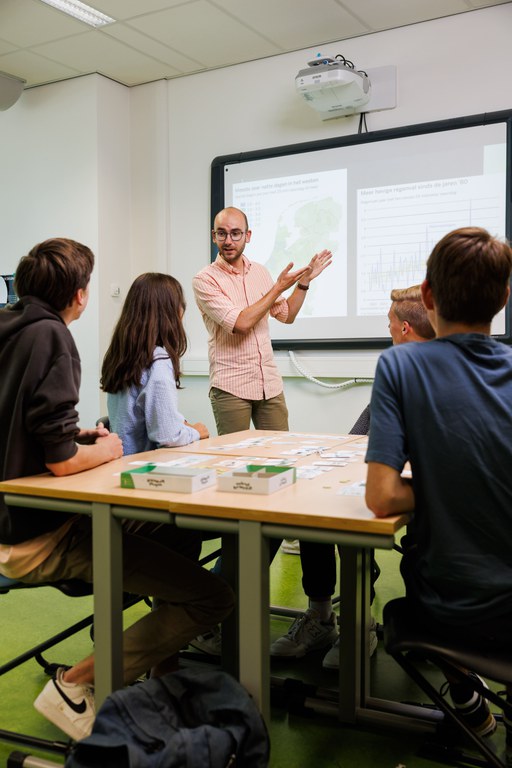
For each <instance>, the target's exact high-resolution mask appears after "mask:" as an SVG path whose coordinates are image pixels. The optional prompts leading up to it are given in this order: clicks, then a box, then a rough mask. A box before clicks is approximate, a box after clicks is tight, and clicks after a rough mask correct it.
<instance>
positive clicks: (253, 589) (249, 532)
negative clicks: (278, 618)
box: [238, 520, 270, 722]
mask: <svg viewBox="0 0 512 768" xmlns="http://www.w3.org/2000/svg"><path fill="white" fill-rule="evenodd" d="M238 544H239V558H240V561H239V562H240V565H239V638H240V682H241V683H242V684H243V685H244V686H245V687H246V688H247V690H248V691H249V693H251V694H252V696H253V697H254V700H255V702H256V704H257V705H258V707H259V709H260V711H261V713H262V715H263V717H264V718H265V719H266V720H267V722H269V720H270V648H269V643H270V615H269V614H270V605H269V603H270V598H269V594H270V593H269V546H268V539H267V538H264V537H263V536H262V534H261V524H260V523H258V522H253V521H244V520H241V521H240V523H239V539H238Z"/></svg>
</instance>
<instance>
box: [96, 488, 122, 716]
mask: <svg viewBox="0 0 512 768" xmlns="http://www.w3.org/2000/svg"><path fill="white" fill-rule="evenodd" d="M92 530H93V536H92V538H93V580H94V584H93V586H94V648H95V650H94V654H95V659H94V666H95V698H96V707H97V708H99V707H100V706H101V704H102V703H103V701H104V699H105V698H106V697H107V696H108V695H109V694H110V693H112V691H115V690H116V689H118V688H121V687H122V685H123V656H122V653H120V651H119V649H120V648H122V647H123V575H122V557H123V554H122V521H121V520H120V519H118V518H115V517H114V516H113V515H112V514H111V509H110V506H109V505H108V504H100V503H93V504H92Z"/></svg>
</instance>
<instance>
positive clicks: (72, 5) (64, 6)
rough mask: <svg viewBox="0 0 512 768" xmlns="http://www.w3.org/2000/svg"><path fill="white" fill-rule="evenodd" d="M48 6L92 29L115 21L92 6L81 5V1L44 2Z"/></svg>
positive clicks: (48, 0) (49, 0)
mask: <svg viewBox="0 0 512 768" xmlns="http://www.w3.org/2000/svg"><path fill="white" fill-rule="evenodd" d="M42 2H43V3H46V5H52V6H53V7H54V8H57V10H59V11H63V12H64V13H67V14H68V15H69V16H74V18H75V19H79V21H84V22H85V23H86V24H90V25H91V27H102V26H104V25H105V24H112V23H113V22H114V21H115V19H112V18H111V17H110V16H106V15H105V14H104V13H100V11H97V10H96V9H95V8H91V6H90V5H86V4H85V3H81V2H80V0H42Z"/></svg>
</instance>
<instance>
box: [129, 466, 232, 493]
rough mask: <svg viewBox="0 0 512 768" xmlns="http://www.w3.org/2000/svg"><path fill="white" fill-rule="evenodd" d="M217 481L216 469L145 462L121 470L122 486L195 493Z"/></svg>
mask: <svg viewBox="0 0 512 768" xmlns="http://www.w3.org/2000/svg"><path fill="white" fill-rule="evenodd" d="M216 482H217V473H216V472H215V470H214V469H204V468H203V469H198V468H197V467H196V468H191V467H158V466H156V465H155V464H145V465H144V466H142V467H137V468H136V469H128V470H126V471H125V472H121V488H140V489H144V490H152V491H174V492H177V493H194V492H195V491H202V490H203V489H204V488H210V487H211V486H212V485H215V483H216Z"/></svg>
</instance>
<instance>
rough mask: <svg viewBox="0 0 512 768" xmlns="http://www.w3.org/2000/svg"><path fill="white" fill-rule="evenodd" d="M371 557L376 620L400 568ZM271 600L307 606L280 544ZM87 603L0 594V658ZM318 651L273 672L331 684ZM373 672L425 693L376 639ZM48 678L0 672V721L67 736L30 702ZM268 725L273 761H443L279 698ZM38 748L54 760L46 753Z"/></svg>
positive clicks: (427, 767) (71, 656) (78, 647)
mask: <svg viewBox="0 0 512 768" xmlns="http://www.w3.org/2000/svg"><path fill="white" fill-rule="evenodd" d="M377 561H378V563H379V565H380V567H381V576H380V578H379V580H378V581H377V584H376V592H377V594H376V598H375V601H374V604H373V606H372V612H373V615H374V616H375V618H376V619H377V621H379V622H380V621H381V619H382V608H383V606H384V604H385V603H386V602H387V601H388V600H390V599H392V598H393V597H397V596H399V595H401V594H403V586H402V582H401V579H400V576H399V572H398V563H399V555H398V554H396V553H395V552H378V553H377ZM271 602H272V604H273V605H284V606H289V607H293V608H297V609H302V608H304V607H305V606H306V598H305V597H304V594H303V592H302V588H301V569H300V558H299V557H298V556H296V555H289V554H284V553H283V552H282V551H281V550H280V551H279V553H278V555H277V556H276V558H275V560H274V563H273V564H272V568H271ZM91 608H92V601H91V599H90V598H79V599H70V598H66V597H64V596H63V595H61V594H60V593H58V592H56V590H52V589H46V588H39V589H34V590H28V589H27V590H23V591H19V592H17V593H16V592H12V593H9V594H7V595H0V626H1V630H0V632H1V634H0V637H1V645H0V664H2V663H5V661H7V660H8V659H9V658H11V657H12V656H15V655H16V654H17V653H20V652H22V651H23V650H25V649H26V648H28V647H30V646H31V645H34V644H35V643H37V642H40V641H41V640H42V639H44V638H46V637H48V636H50V635H52V634H54V633H55V632H56V631H58V630H60V629H62V628H64V627H65V626H67V625H68V624H70V623H72V622H73V621H77V620H79V619H81V618H82V617H83V616H84V615H87V613H88V612H90V610H91ZM145 610H147V607H146V606H145V605H144V604H139V605H137V606H135V607H133V608H131V609H129V611H127V612H126V613H125V620H126V622H127V623H131V622H132V621H133V620H134V619H135V618H137V616H139V615H140V614H141V612H143V611H145ZM289 623H290V619H284V618H282V617H272V619H271V639H275V638H277V637H278V636H279V635H280V634H283V633H284V632H285V631H286V629H287V627H288V625H289ZM91 647H92V646H91V640H90V637H89V632H88V630H83V631H82V632H81V633H80V634H79V635H77V636H75V637H73V638H71V639H69V640H67V641H65V642H64V643H62V644H61V645H60V646H59V647H58V648H57V649H53V650H52V651H51V652H50V653H49V654H48V656H49V658H50V660H52V661H57V662H61V663H68V664H72V663H74V662H76V661H78V660H79V659H80V658H82V657H83V656H85V655H87V654H88V653H90V651H91ZM322 656H323V653H322V652H317V653H314V654H310V655H308V656H307V657H305V658H304V659H302V660H299V661H295V662H285V663H283V662H281V663H278V662H273V664H272V676H273V677H282V678H284V677H292V678H296V679H303V680H305V681H306V682H308V683H314V684H315V685H319V686H321V687H322V688H332V689H335V687H336V680H337V673H336V672H331V671H327V670H323V669H322V666H321V661H322ZM184 663H187V662H186V661H185V662H184ZM371 675H372V686H371V692H372V695H374V696H378V697H382V698H387V699H393V700H397V701H409V702H410V701H414V702H421V701H423V702H425V701H426V699H425V696H424V695H423V694H421V693H420V692H419V691H418V689H417V688H416V687H415V686H414V684H413V683H411V682H410V681H409V679H408V678H406V677H405V675H404V674H403V673H402V671H401V670H400V669H399V668H398V666H397V665H396V664H395V662H394V661H393V660H392V659H391V658H390V657H389V656H387V654H386V653H385V651H384V650H383V648H382V644H381V643H379V647H378V649H377V652H376V653H375V654H374V656H373V658H372V660H371ZM46 680H47V678H46V676H45V674H44V672H43V671H42V670H41V668H40V667H39V666H38V665H37V663H36V662H35V661H29V662H28V663H27V664H25V665H24V666H23V667H21V668H18V669H16V670H13V671H11V672H9V673H8V674H7V675H4V676H2V677H1V678H0V728H4V729H12V730H15V731H18V732H23V733H30V734H32V735H36V736H38V737H40V738H45V739H56V740H58V741H65V737H64V736H63V734H62V733H61V732H60V731H59V730H58V729H57V728H55V727H54V726H53V725H51V724H50V723H49V722H47V721H46V720H45V719H44V718H43V717H42V716H41V715H39V714H38V713H37V712H36V711H35V710H34V708H33V706H32V702H33V700H34V699H35V698H36V696H37V694H38V693H39V691H40V690H41V688H42V687H43V686H44V684H45V682H46ZM440 682H441V681H440V680H439V683H440ZM269 730H270V737H271V762H270V766H271V768H352V767H355V766H357V768H366V767H367V766H378V768H436V766H440V765H442V764H443V763H440V762H436V761H432V760H430V759H426V758H425V757H421V756H420V753H421V751H422V747H423V745H424V744H425V741H426V737H425V734H421V733H416V732H413V731H410V730H396V729H394V728H393V729H391V728H389V727H386V728H384V727H379V728H375V727H373V726H372V727H369V726H359V725H358V726H357V727H347V726H343V725H340V724H339V723H338V722H337V720H336V719H335V717H333V716H331V715H321V714H318V713H315V712H311V711H307V710H306V711H301V712H300V713H299V714H291V713H290V712H289V711H288V710H287V708H285V707H284V706H283V705H282V703H279V702H277V703H273V706H272V717H271V722H270V724H269ZM502 730H503V728H502V727H501V728H498V733H497V734H496V735H495V736H493V737H492V740H493V741H495V743H496V749H497V751H498V752H500V750H502V749H503V734H502V733H501V731H502ZM13 749H19V750H21V751H24V748H23V747H20V746H16V747H15V746H12V745H5V744H3V743H0V766H2V767H3V766H6V765H7V762H6V761H7V756H8V755H9V753H10V752H11V751H12V750H13ZM38 754H40V755H42V756H43V757H45V758H47V759H49V760H52V761H56V762H59V759H58V758H56V757H55V756H52V755H50V754H48V753H44V752H39V753H38ZM60 762H63V760H60ZM205 768H206V766H205Z"/></svg>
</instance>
